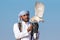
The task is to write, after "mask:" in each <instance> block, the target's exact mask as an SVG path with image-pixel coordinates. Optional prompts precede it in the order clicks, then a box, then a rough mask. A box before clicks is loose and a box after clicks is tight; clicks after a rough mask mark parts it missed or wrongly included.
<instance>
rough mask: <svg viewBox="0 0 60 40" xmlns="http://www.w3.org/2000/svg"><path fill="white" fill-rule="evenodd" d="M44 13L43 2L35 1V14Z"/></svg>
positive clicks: (40, 15)
mask: <svg viewBox="0 0 60 40" xmlns="http://www.w3.org/2000/svg"><path fill="white" fill-rule="evenodd" d="M43 14H44V4H43V3H40V2H36V4H35V16H38V17H41V18H42V17H43Z"/></svg>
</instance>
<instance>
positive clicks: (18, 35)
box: [13, 24, 30, 39]
mask: <svg viewBox="0 0 60 40" xmlns="http://www.w3.org/2000/svg"><path fill="white" fill-rule="evenodd" d="M13 32H14V35H15V38H16V39H20V38H24V37H26V36H30V30H25V31H23V32H20V31H19V28H18V25H17V24H14V28H13Z"/></svg>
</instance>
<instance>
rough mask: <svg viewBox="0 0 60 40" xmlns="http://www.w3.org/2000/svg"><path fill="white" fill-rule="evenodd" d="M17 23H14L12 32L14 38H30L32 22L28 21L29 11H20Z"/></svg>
mask: <svg viewBox="0 0 60 40" xmlns="http://www.w3.org/2000/svg"><path fill="white" fill-rule="evenodd" d="M18 17H19V18H18V19H19V23H15V24H14V27H13V32H14V35H15V38H16V40H31V31H32V24H31V23H30V22H29V11H21V12H20V13H19V15H18Z"/></svg>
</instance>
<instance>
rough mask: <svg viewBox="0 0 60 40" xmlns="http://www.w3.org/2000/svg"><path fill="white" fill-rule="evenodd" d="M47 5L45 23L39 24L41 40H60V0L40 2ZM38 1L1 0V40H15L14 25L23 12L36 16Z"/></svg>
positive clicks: (43, 0) (41, 0) (42, 0)
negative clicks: (36, 3) (26, 11)
mask: <svg viewBox="0 0 60 40" xmlns="http://www.w3.org/2000/svg"><path fill="white" fill-rule="evenodd" d="M39 1H40V2H43V3H44V4H45V12H44V17H43V18H44V20H45V22H44V23H39V25H40V28H39V31H40V38H39V40H60V0H39ZM35 2H36V0H0V40H15V37H14V34H13V24H14V23H16V22H18V21H17V20H18V14H19V12H20V11H21V10H29V11H30V16H31V17H32V16H33V15H34V5H35Z"/></svg>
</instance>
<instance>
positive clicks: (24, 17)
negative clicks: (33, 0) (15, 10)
mask: <svg viewBox="0 0 60 40" xmlns="http://www.w3.org/2000/svg"><path fill="white" fill-rule="evenodd" d="M21 19H22V20H23V21H25V22H28V21H29V14H28V13H27V14H25V15H23V16H21Z"/></svg>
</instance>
